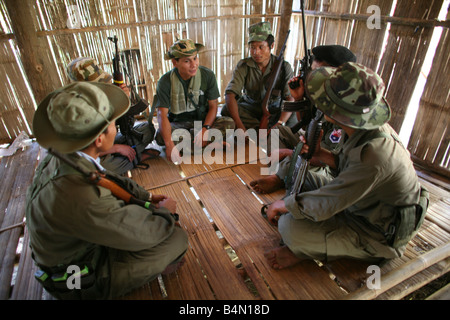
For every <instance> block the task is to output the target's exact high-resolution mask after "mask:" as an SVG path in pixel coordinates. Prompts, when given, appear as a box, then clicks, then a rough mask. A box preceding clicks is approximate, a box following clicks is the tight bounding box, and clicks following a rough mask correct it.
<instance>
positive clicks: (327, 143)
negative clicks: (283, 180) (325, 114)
mask: <svg viewBox="0 0 450 320" xmlns="http://www.w3.org/2000/svg"><path fill="white" fill-rule="evenodd" d="M311 58H312V62H311V70H314V69H316V68H320V67H328V66H330V67H335V68H337V67H339V66H340V65H341V64H343V63H345V62H356V56H355V55H354V54H353V52H351V51H350V50H349V49H348V48H346V47H344V46H341V45H321V46H316V47H314V48H313V49H312V56H311ZM293 81H298V77H294V78H292V79H291V80H289V83H290V82H293ZM292 96H293V97H294V99H295V98H296V96H295V94H294V93H292ZM300 99H303V94H302V96H301V98H300ZM297 118H299V119H300V118H301V115H300V114H299V113H298V114H297ZM277 128H278V129H279V130H280V133H279V135H280V141H279V148H280V149H279V150H272V151H271V156H272V157H273V156H274V152H278V159H279V161H281V160H283V159H284V158H285V157H286V156H288V155H292V153H293V149H294V148H295V146H296V145H297V144H298V143H299V141H300V135H301V134H303V133H304V132H303V130H299V131H298V132H292V130H291V128H290V127H288V126H279V127H277ZM323 129H324V133H325V134H324V137H323V139H322V147H323V148H326V149H328V150H330V151H334V152H339V150H340V149H341V147H342V139H341V137H342V129H341V128H340V127H339V126H338V125H336V124H332V123H328V122H324V123H323ZM321 171H322V173H326V170H321Z"/></svg>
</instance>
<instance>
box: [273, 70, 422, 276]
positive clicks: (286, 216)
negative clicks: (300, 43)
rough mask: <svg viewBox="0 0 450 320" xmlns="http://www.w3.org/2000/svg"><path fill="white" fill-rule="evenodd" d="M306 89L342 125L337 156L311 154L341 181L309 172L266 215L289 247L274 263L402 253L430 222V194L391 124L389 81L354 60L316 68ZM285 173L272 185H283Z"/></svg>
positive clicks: (286, 264)
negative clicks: (341, 142)
mask: <svg viewBox="0 0 450 320" xmlns="http://www.w3.org/2000/svg"><path fill="white" fill-rule="evenodd" d="M306 89H307V94H308V95H309V97H310V98H311V100H312V102H313V103H314V104H315V105H316V106H317V108H318V109H319V110H320V111H321V112H323V113H324V114H325V118H326V120H327V121H331V122H333V123H337V124H339V125H340V126H341V127H342V129H343V130H344V132H345V136H344V140H345V142H344V145H343V148H342V150H341V152H340V153H339V154H337V155H336V154H332V153H331V152H330V151H328V150H326V149H323V148H320V144H318V145H317V150H316V152H315V153H314V155H313V157H312V159H311V163H312V164H315V165H324V164H326V165H329V166H330V168H332V169H333V170H335V172H336V177H335V178H333V177H325V176H323V175H320V174H316V173H314V172H311V171H309V172H308V173H307V176H306V179H305V183H304V184H303V188H302V189H301V191H300V190H296V191H295V192H294V194H293V195H287V196H286V197H285V198H284V199H283V200H279V201H276V202H274V203H273V204H272V205H270V206H269V208H268V210H267V217H268V219H269V221H271V222H272V223H274V224H277V225H278V230H279V232H280V234H281V237H282V239H283V242H284V244H285V245H284V246H282V247H278V248H274V249H273V250H271V251H269V252H268V253H267V255H266V257H267V259H268V260H269V263H270V264H271V265H272V267H274V268H276V269H281V268H286V267H289V266H292V265H295V264H297V263H298V262H300V261H302V260H305V259H316V260H322V261H331V260H334V259H338V258H342V257H347V258H354V259H359V260H364V261H367V262H370V263H378V262H380V261H382V260H383V259H392V258H397V257H399V256H401V255H402V254H403V252H404V251H405V246H406V244H407V242H408V241H409V240H410V239H411V238H412V237H413V236H414V235H415V233H416V232H417V230H418V228H419V227H420V225H421V222H422V221H423V218H424V215H425V213H426V210H427V204H428V202H427V192H426V190H425V189H423V187H421V186H420V184H419V181H418V178H417V175H416V172H415V169H414V166H413V164H412V161H411V159H410V156H409V152H408V151H407V150H406V149H405V148H404V147H403V145H402V144H401V142H400V140H399V137H398V135H397V134H396V133H395V131H394V130H393V129H392V128H391V127H390V126H389V124H388V121H389V119H390V115H391V110H390V107H389V105H388V103H387V101H386V99H385V98H384V90H385V87H384V83H383V81H382V79H381V78H380V77H379V76H378V75H377V74H376V73H375V72H373V71H372V70H371V69H369V68H367V67H365V66H363V65H360V64H357V63H352V62H349V63H345V64H343V65H341V66H340V67H339V68H332V67H322V68H318V69H316V70H313V71H312V72H311V73H310V74H309V75H308V76H307V80H306ZM302 141H303V142H305V140H304V138H303V139H302ZM307 147H308V146H303V149H302V152H306V151H307V149H308V148H307ZM279 174H280V173H279ZM283 178H284V176H282V175H276V176H271V177H270V178H267V180H266V182H268V181H270V183H273V184H277V183H278V185H280V184H281V185H282V181H283V180H282V179H283ZM276 179H278V182H276Z"/></svg>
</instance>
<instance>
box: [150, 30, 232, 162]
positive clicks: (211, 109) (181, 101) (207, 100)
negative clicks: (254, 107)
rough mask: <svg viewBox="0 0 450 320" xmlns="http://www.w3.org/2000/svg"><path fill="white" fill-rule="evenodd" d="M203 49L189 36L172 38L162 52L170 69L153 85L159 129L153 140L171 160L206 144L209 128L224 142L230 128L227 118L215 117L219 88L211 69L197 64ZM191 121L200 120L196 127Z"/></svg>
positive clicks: (177, 159) (178, 159) (179, 158)
mask: <svg viewBox="0 0 450 320" xmlns="http://www.w3.org/2000/svg"><path fill="white" fill-rule="evenodd" d="M203 48H204V46H203V45H202V44H200V43H196V42H194V41H193V40H191V39H179V40H177V41H175V43H174V44H173V45H171V46H170V48H169V50H168V51H167V52H166V53H165V55H164V59H165V60H171V61H172V64H173V68H172V70H170V71H168V72H166V73H165V74H164V75H163V76H162V77H161V78H160V79H159V80H158V83H157V85H156V95H155V99H154V102H153V103H154V104H153V107H154V108H156V110H157V113H158V124H159V128H158V131H157V133H156V137H155V140H156V142H157V143H158V144H159V145H160V146H165V152H166V158H167V159H168V160H170V161H172V162H174V163H181V162H182V161H183V159H182V158H181V154H183V155H187V154H190V153H192V152H193V150H194V149H199V150H201V148H203V147H206V145H207V144H208V143H209V142H208V134H210V132H208V130H209V129H217V130H219V131H220V132H221V134H222V138H223V141H222V142H223V143H224V145H226V142H225V140H226V139H227V135H228V136H230V133H229V132H230V131H231V130H228V133H227V129H234V123H233V120H232V119H231V118H228V117H217V110H218V98H219V97H220V93H219V88H218V86H217V79H216V75H215V74H214V72H213V71H212V70H211V69H209V68H206V67H204V66H202V65H200V61H199V57H198V53H199V52H200V51H201V50H202V49H203ZM195 123H201V128H200V130H196V129H195V128H194V125H195ZM177 129H184V130H177ZM180 132H181V134H183V133H185V132H187V133H189V136H190V139H188V138H186V139H185V138H184V136H183V137H181V136H177V135H180ZM172 133H173V134H172ZM187 135H188V134H186V136H187ZM217 142H218V141H217ZM181 149H183V150H181Z"/></svg>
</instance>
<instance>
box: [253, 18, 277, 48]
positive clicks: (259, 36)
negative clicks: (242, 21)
mask: <svg viewBox="0 0 450 320" xmlns="http://www.w3.org/2000/svg"><path fill="white" fill-rule="evenodd" d="M248 34H249V37H248V43H250V42H252V41H266V40H267V37H268V36H270V35H271V34H272V29H271V27H270V23H269V22H267V21H264V22H258V23H255V24H252V25H251V26H250V27H248Z"/></svg>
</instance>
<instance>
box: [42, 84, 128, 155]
mask: <svg viewBox="0 0 450 320" xmlns="http://www.w3.org/2000/svg"><path fill="white" fill-rule="evenodd" d="M129 107H130V100H129V99H128V97H127V95H126V94H125V93H124V92H123V90H122V89H120V88H119V87H117V86H114V85H112V84H106V83H101V82H74V83H71V84H69V85H67V86H64V87H62V88H59V89H57V90H55V91H53V92H52V93H50V94H49V95H47V97H45V98H44V100H42V102H41V103H40V104H39V105H38V108H37V110H36V112H35V115H34V118H33V133H34V136H35V137H36V140H37V142H38V143H39V144H40V145H41V146H42V147H44V148H46V149H48V148H53V149H55V150H57V151H59V152H62V153H70V152H75V151H78V150H82V149H84V148H85V147H87V146H89V145H90V144H91V143H92V142H94V140H95V139H96V138H97V137H98V136H99V135H100V134H101V133H102V132H104V131H105V130H106V128H107V127H108V126H109V125H110V124H111V122H113V121H114V120H116V119H117V118H119V117H120V116H122V115H123V114H125V113H126V112H127V110H128V109H129Z"/></svg>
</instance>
